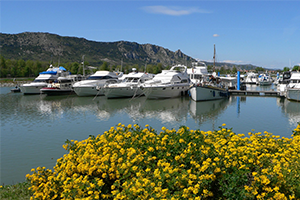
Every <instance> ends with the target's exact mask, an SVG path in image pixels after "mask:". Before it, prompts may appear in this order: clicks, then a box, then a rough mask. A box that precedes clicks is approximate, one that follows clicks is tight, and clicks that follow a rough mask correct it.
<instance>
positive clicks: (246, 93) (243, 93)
mask: <svg viewBox="0 0 300 200" xmlns="http://www.w3.org/2000/svg"><path fill="white" fill-rule="evenodd" d="M228 91H229V94H230V95H240V96H269V97H270V96H272V97H280V95H279V92H277V91H257V90H228Z"/></svg>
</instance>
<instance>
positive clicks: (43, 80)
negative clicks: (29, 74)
mask: <svg viewBox="0 0 300 200" xmlns="http://www.w3.org/2000/svg"><path fill="white" fill-rule="evenodd" d="M49 81H53V80H50V79H35V80H34V81H33V82H35V83H40V82H49Z"/></svg>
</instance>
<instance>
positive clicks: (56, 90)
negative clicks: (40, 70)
mask: <svg viewBox="0 0 300 200" xmlns="http://www.w3.org/2000/svg"><path fill="white" fill-rule="evenodd" d="M83 78H84V77H83V76H82V75H80V74H78V75H69V76H66V77H58V78H57V80H56V81H54V82H52V83H49V84H48V86H47V87H43V88H42V89H41V94H46V95H48V96H54V95H70V94H74V93H75V92H74V90H73V84H74V83H76V82H78V81H81V80H82V79H83Z"/></svg>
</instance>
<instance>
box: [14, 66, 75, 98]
mask: <svg viewBox="0 0 300 200" xmlns="http://www.w3.org/2000/svg"><path fill="white" fill-rule="evenodd" d="M68 75H70V72H69V71H67V70H66V69H65V68H64V67H61V66H60V67H53V66H52V65H50V67H49V68H48V69H47V70H46V71H43V72H41V73H40V74H39V76H38V77H37V78H35V79H34V81H33V82H31V83H26V84H22V85H20V89H21V92H22V93H23V94H40V90H41V89H42V88H44V87H47V85H48V84H49V83H50V82H54V81H56V80H57V78H58V77H65V76H68Z"/></svg>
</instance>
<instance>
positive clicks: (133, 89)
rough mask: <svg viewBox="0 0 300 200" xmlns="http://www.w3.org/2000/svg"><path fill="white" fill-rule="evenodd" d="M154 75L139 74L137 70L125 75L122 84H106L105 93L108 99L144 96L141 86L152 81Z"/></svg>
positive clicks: (134, 69)
mask: <svg viewBox="0 0 300 200" xmlns="http://www.w3.org/2000/svg"><path fill="white" fill-rule="evenodd" d="M153 77H154V75H153V74H148V73H145V72H137V71H136V68H133V69H132V72H130V73H129V74H125V75H123V77H122V81H121V82H120V83H114V84H106V85H105V86H104V87H103V93H104V95H105V96H106V97H107V98H128V97H138V96H142V95H144V93H143V90H142V89H141V88H140V85H141V84H143V83H144V82H145V81H148V80H151V79H152V78H153Z"/></svg>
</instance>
